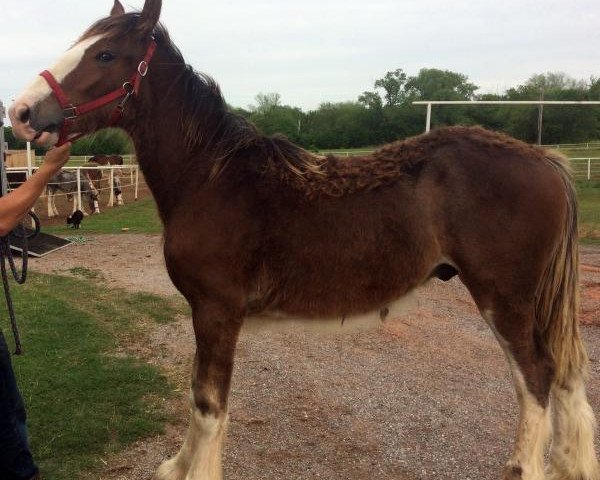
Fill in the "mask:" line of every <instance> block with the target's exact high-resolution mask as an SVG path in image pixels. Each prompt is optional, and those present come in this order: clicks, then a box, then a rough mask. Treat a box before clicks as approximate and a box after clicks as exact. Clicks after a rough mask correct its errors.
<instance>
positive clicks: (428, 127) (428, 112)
mask: <svg viewBox="0 0 600 480" xmlns="http://www.w3.org/2000/svg"><path fill="white" fill-rule="evenodd" d="M429 130H431V103H428V104H427V120H426V121H425V133H427V132H429Z"/></svg>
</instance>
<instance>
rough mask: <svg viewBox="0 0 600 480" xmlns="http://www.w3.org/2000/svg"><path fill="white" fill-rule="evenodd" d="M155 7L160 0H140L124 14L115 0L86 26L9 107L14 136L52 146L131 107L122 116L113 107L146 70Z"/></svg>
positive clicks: (131, 92) (134, 88)
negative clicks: (142, 2)
mask: <svg viewBox="0 0 600 480" xmlns="http://www.w3.org/2000/svg"><path fill="white" fill-rule="evenodd" d="M161 5H162V1H161V0H146V3H145V5H144V8H143V9H142V11H141V12H135V13H125V11H124V9H123V6H122V5H121V3H120V2H119V0H115V3H114V6H113V8H112V10H111V12H110V15H109V16H108V17H106V18H104V19H102V20H99V21H98V22H96V23H95V24H94V25H92V26H91V27H90V28H89V29H88V30H87V31H86V32H85V33H84V34H83V35H82V36H81V38H80V39H79V40H78V41H77V42H76V43H75V45H73V46H72V47H71V48H70V49H69V50H68V51H67V52H66V53H64V54H63V55H62V56H61V57H60V58H59V59H58V61H57V62H56V63H55V64H54V66H52V67H50V68H49V69H48V70H46V71H45V72H43V73H42V74H40V76H38V77H37V78H36V79H35V80H34V81H33V82H32V83H31V84H30V85H29V87H27V88H26V89H25V91H24V92H23V94H22V95H21V96H20V97H19V98H18V99H17V100H16V101H15V102H14V103H13V105H12V106H11V108H10V110H9V116H10V120H11V123H12V126H13V131H14V133H15V134H16V135H17V136H18V137H19V138H21V139H23V140H28V141H36V142H37V143H38V144H40V145H44V146H52V145H56V144H57V143H63V142H66V141H68V140H73V139H74V138H77V137H79V136H81V135H85V134H88V133H92V132H94V131H96V130H99V129H101V128H104V127H106V126H109V125H110V124H111V123H112V124H115V123H116V122H117V121H119V120H120V116H121V115H122V114H123V115H127V114H128V113H129V110H132V109H134V108H135V106H129V105H128V106H127V108H125V111H124V112H123V109H122V108H121V109H119V106H120V105H121V104H122V105H123V107H124V105H125V102H127V101H128V100H130V97H134V96H135V95H136V94H137V90H138V88H139V87H140V83H143V82H142V77H144V76H145V74H146V72H147V71H148V62H149V61H150V59H151V57H152V54H153V53H154V47H155V46H156V45H155V43H154V40H153V39H152V31H153V29H154V27H155V26H156V23H157V22H158V18H159V16H160V10H161ZM129 103H132V104H134V103H135V101H131V102H129Z"/></svg>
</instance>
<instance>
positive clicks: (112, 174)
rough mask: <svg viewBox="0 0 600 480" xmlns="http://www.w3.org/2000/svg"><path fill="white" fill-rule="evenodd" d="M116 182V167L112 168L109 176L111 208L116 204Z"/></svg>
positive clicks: (109, 201)
mask: <svg viewBox="0 0 600 480" xmlns="http://www.w3.org/2000/svg"><path fill="white" fill-rule="evenodd" d="M114 181H115V171H114V167H110V173H109V175H108V188H109V190H110V193H109V194H108V206H109V207H111V208H112V206H113V205H114V203H115V189H114Z"/></svg>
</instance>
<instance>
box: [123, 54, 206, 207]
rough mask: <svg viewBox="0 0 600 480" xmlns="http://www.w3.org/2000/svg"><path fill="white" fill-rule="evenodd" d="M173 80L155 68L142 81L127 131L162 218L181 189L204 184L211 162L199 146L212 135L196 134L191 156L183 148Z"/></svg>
mask: <svg viewBox="0 0 600 480" xmlns="http://www.w3.org/2000/svg"><path fill="white" fill-rule="evenodd" d="M163 61H165V60H163ZM174 76H175V77H176V76H177V74H176V73H175V74H174V73H173V72H169V71H166V70H161V69H158V68H157V69H155V70H153V71H152V74H149V75H148V77H146V78H145V79H144V82H147V83H146V84H144V83H143V84H142V87H141V88H142V90H143V89H144V88H147V92H146V94H145V96H144V97H143V98H140V104H139V105H138V108H137V112H136V118H135V120H134V122H133V123H132V124H131V125H130V127H129V128H127V130H128V131H129V134H130V135H131V137H132V139H133V142H134V145H135V150H136V154H137V158H138V163H139V165H140V168H141V170H142V172H143V173H144V177H145V180H146V183H147V184H148V187H149V188H150V190H151V191H152V193H153V195H154V197H155V199H156V202H157V204H158V207H159V210H161V213H163V214H164V213H166V211H167V210H168V209H169V208H170V206H171V205H172V204H173V203H174V202H175V198H176V197H177V196H178V194H179V193H181V189H182V188H188V186H189V185H190V184H193V185H194V186H195V187H198V186H200V185H202V184H203V183H204V182H205V181H206V179H207V178H208V175H209V171H210V161H211V160H210V159H211V158H212V155H211V151H210V148H205V146H203V145H202V143H201V141H202V139H203V138H204V137H208V138H210V137H211V134H212V132H199V135H198V139H199V141H198V145H196V147H195V148H194V149H193V152H190V151H189V150H188V148H187V147H186V145H187V144H188V140H187V139H186V132H185V131H184V128H183V126H182V123H183V122H182V119H181V111H182V110H183V108H184V105H185V102H186V101H187V100H186V98H185V95H186V93H185V91H184V90H183V89H181V88H174V80H173V77H174ZM176 81H177V80H175V82H176ZM200 152H201V153H200ZM190 179H192V180H193V182H190Z"/></svg>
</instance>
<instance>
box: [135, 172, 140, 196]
mask: <svg viewBox="0 0 600 480" xmlns="http://www.w3.org/2000/svg"><path fill="white" fill-rule="evenodd" d="M139 186H140V167H139V165H136V166H135V200H137V199H138V189H139Z"/></svg>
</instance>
